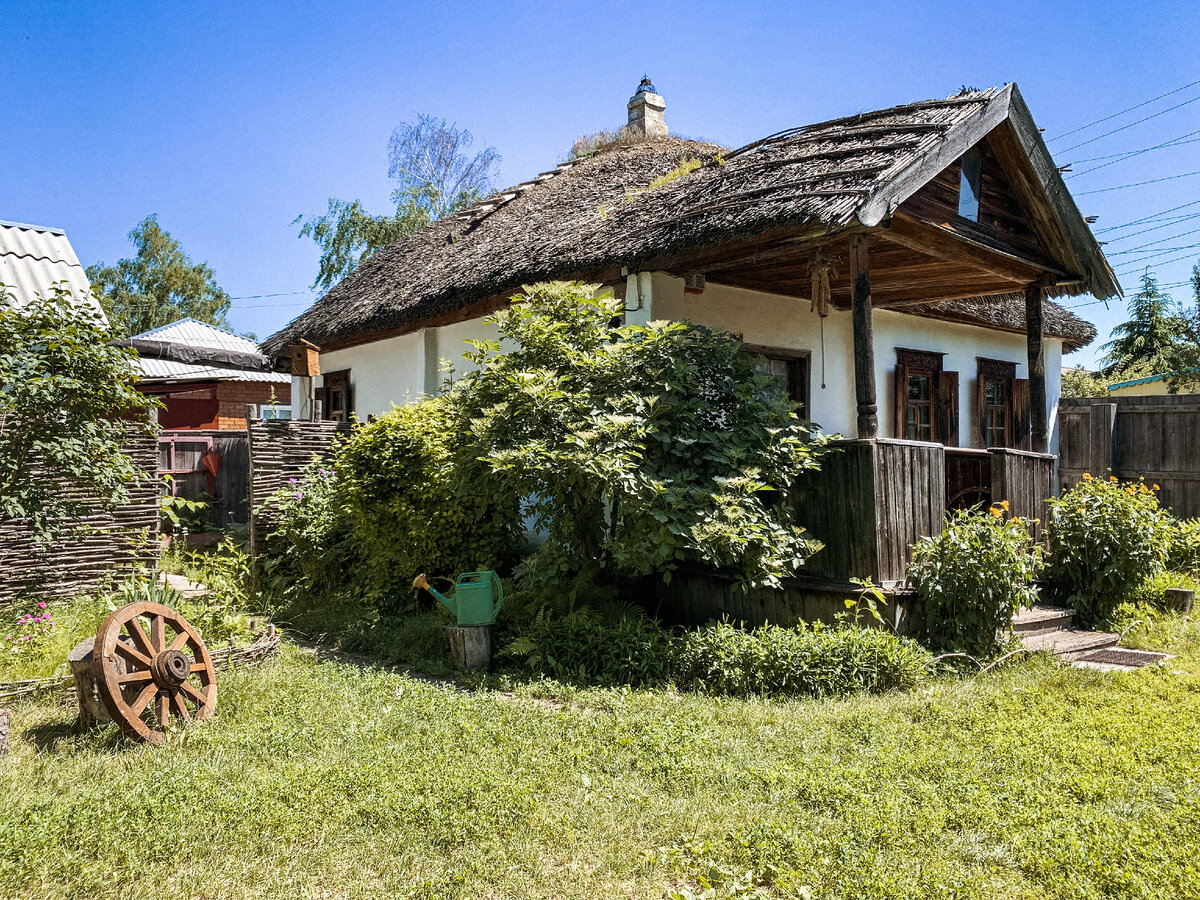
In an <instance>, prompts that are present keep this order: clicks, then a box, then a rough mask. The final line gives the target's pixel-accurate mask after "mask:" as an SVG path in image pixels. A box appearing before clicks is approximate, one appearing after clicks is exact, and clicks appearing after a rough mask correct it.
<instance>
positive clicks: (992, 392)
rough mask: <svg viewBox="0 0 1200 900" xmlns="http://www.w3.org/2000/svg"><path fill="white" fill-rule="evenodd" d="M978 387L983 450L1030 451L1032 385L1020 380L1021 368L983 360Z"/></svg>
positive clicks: (979, 421) (979, 424) (979, 439)
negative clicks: (1030, 395)
mask: <svg viewBox="0 0 1200 900" xmlns="http://www.w3.org/2000/svg"><path fill="white" fill-rule="evenodd" d="M978 362H979V371H978V377H977V380H976V387H975V404H976V407H977V409H976V414H977V416H978V443H979V446H980V447H989V448H990V447H1007V448H1009V449H1013V450H1028V449H1029V448H1030V446H1031V443H1030V433H1029V429H1030V416H1029V381H1028V379H1025V378H1017V377H1016V376H1017V364H1016V363H1013V362H1005V361H1004V360H999V359H983V358H980V359H979V360H978Z"/></svg>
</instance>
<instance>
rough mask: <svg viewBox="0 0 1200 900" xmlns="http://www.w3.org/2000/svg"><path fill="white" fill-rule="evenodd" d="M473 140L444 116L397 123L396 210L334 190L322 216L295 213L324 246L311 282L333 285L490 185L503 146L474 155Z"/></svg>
mask: <svg viewBox="0 0 1200 900" xmlns="http://www.w3.org/2000/svg"><path fill="white" fill-rule="evenodd" d="M473 142H474V138H473V137H472V135H471V132H469V131H467V130H466V129H462V128H458V127H457V126H455V125H453V124H450V123H448V122H446V120H445V119H436V118H434V117H433V116H427V115H420V116H417V118H416V121H414V122H407V123H405V124H403V125H400V126H399V127H397V128H396V130H395V131H393V132H392V137H391V140H390V142H389V144H388V177H389V178H391V179H392V180H393V181H394V182H395V183H396V188H395V190H393V191H392V201H393V202H394V203H395V204H396V211H395V213H394V214H392V215H386V216H374V215H371V214H370V213H368V212H367V211H366V210H365V209H363V206H362V203H361V202H360V201H358V200H351V201H346V200H338V199H336V198H334V199H330V201H329V209H328V210H327V212H326V213H325V215H323V216H310V217H309V218H307V219H306V218H304V216H297V217H296V218H295V220H294V221H293V223H292V224H293V225H294V224H297V223H302V224H301V225H300V237H310V238H312V239H313V240H314V241H316V243H317V246H318V247H320V248H321V259H320V263H319V266H318V272H317V278H316V281H314V282H313V287H316V288H330V287H332V286H333V285H335V284H336V283H337V282H339V281H340V280H341V279H343V278H345V277H346V276H347V275H349V274H350V273H351V272H353V271H354V269H355V268H357V266H358V264H359V263H361V262H362V261H363V260H364V259H367V258H368V257H370V256H372V255H374V254H375V253H376V252H378V251H379V250H382V249H383V248H384V247H387V246H388V245H389V244H393V243H395V242H396V241H398V240H400V239H402V238H405V237H408V236H409V235H410V234H414V233H416V232H417V231H420V230H421V229H422V228H424V227H425V226H426V225H428V224H429V223H430V222H432V221H434V220H436V219H441V218H443V217H445V216H447V215H450V214H451V213H453V212H455V211H456V210H459V209H462V208H464V207H466V206H470V205H471V204H472V203H474V202H475V201H477V200H479V199H480V198H481V197H483V196H484V195H485V194H486V193H487V192H488V191H490V190H491V188H492V184H493V181H494V179H495V170H496V166H497V165H498V164H499V162H500V154H499V153H498V152H497V151H496V148H495V147H485V148H483V149H482V150H480V151H478V152H477V153H475V154H473V155H468V151H469V150H470V147H471V144H472V143H473Z"/></svg>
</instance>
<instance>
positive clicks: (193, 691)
mask: <svg viewBox="0 0 1200 900" xmlns="http://www.w3.org/2000/svg"><path fill="white" fill-rule="evenodd" d="M179 689H180V690H181V691H183V692H184V693H185V694H187V695H188V696H189V697H191V698H192V699H193V700H195V701H196V705H197V706H200V707H203V706H204V704H205V703H207V702H208V698H207V697H205V696H204V694H203V693H201V692H200V691H199V690H198V689H197V688H196V687H195V686H193V685H191V684H188V683H187V682H186V681H185V682H184V683H183V684H181V685H180V686H179Z"/></svg>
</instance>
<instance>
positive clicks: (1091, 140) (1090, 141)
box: [1059, 94, 1200, 153]
mask: <svg viewBox="0 0 1200 900" xmlns="http://www.w3.org/2000/svg"><path fill="white" fill-rule="evenodd" d="M1197 100H1200V94H1198V95H1196V96H1195V97H1193V98H1192V99H1191V100H1184V101H1183V102H1182V103H1176V104H1175V105H1174V106H1168V107H1167V108H1166V109H1164V110H1160V111H1159V112H1156V113H1153V114H1152V115H1149V116H1146V117H1145V118H1143V119H1138V120H1137V121H1136V122H1130V123H1129V124H1128V125H1122V126H1121V127H1120V128H1114V129H1113V130H1112V131H1106V132H1104V134H1099V135H1096V137H1094V138H1088V139H1087V140H1086V141H1080V142H1079V143H1078V144H1072V145H1071V146H1070V147H1067V148H1066V149H1064V150H1060V151H1059V152H1060V153H1070V152H1071V151H1072V150H1075V149H1076V148H1078V147H1086V146H1087V145H1088V144H1094V143H1096V141H1099V140H1103V139H1104V138H1106V137H1109V136H1110V135H1114V134H1117V133H1119V132H1122V131H1127V130H1128V129H1130V128H1132V127H1133V126H1134V125H1141V124H1142V123H1143V122H1149V121H1150V120H1151V119H1157V118H1158V117H1159V116H1165V115H1166V114H1167V113H1169V112H1174V111H1175V110H1177V109H1181V108H1183V107H1185V106H1188V105H1189V104H1192V103H1195V102H1196V101H1197Z"/></svg>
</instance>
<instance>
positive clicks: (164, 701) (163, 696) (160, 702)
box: [154, 691, 171, 730]
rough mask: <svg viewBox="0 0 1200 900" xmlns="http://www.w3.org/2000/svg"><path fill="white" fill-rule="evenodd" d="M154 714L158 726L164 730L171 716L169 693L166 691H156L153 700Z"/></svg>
mask: <svg viewBox="0 0 1200 900" xmlns="http://www.w3.org/2000/svg"><path fill="white" fill-rule="evenodd" d="M154 715H156V716H157V717H158V727H159V728H162V729H164V730H165V729H166V727H167V720H168V719H169V718H170V716H171V695H170V694H168V693H167V692H166V691H159V692H158V696H157V697H156V698H155V700H154Z"/></svg>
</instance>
